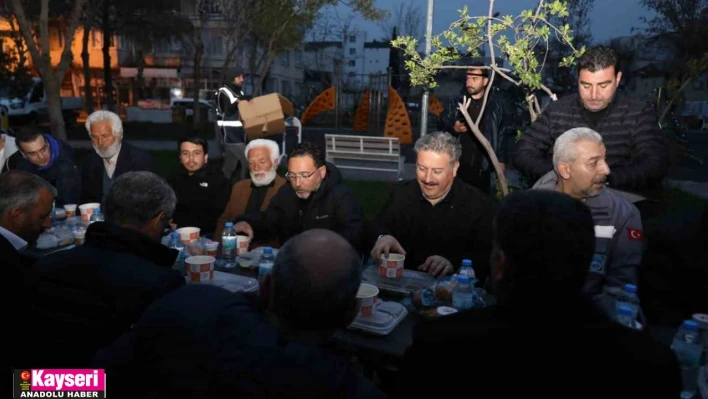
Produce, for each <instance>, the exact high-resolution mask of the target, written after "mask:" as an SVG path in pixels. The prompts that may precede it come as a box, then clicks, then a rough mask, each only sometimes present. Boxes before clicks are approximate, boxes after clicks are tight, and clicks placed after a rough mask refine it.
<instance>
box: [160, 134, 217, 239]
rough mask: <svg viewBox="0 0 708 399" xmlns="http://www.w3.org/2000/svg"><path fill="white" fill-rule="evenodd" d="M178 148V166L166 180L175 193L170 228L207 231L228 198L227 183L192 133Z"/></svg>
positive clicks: (213, 223)
mask: <svg viewBox="0 0 708 399" xmlns="http://www.w3.org/2000/svg"><path fill="white" fill-rule="evenodd" d="M178 148H179V162H180V164H181V165H182V167H181V168H179V169H178V170H177V172H176V173H175V175H174V176H173V177H172V179H170V186H172V189H173V190H174V191H175V194H176V195H177V208H175V214H174V216H173V218H172V224H173V226H172V227H175V228H177V227H198V228H200V229H201V234H202V235H205V234H207V233H211V232H213V231H214V228H215V227H216V219H217V218H218V217H219V215H220V214H221V211H222V210H223V209H224V206H225V205H226V201H228V200H229V188H230V187H231V184H230V183H229V181H228V180H227V179H226V178H225V177H224V174H223V173H221V171H220V170H218V169H217V168H215V167H212V165H211V164H210V163H209V144H208V143H207V141H206V140H204V139H203V138H201V137H196V136H189V137H183V138H181V139H180V140H179V143H178Z"/></svg>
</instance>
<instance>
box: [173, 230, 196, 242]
mask: <svg viewBox="0 0 708 399" xmlns="http://www.w3.org/2000/svg"><path fill="white" fill-rule="evenodd" d="M175 231H176V232H178V233H179V239H180V240H181V241H182V244H194V243H195V242H197V240H199V231H200V229H199V228H198V227H182V228H181V229H177V230H175Z"/></svg>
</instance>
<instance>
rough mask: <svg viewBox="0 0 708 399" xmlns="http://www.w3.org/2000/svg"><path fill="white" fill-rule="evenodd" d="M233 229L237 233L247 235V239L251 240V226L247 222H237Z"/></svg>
mask: <svg viewBox="0 0 708 399" xmlns="http://www.w3.org/2000/svg"><path fill="white" fill-rule="evenodd" d="M234 230H236V232H237V233H243V234H245V235H247V236H248V238H249V239H251V240H253V228H252V227H251V225H250V224H248V222H238V223H236V224H235V225H234Z"/></svg>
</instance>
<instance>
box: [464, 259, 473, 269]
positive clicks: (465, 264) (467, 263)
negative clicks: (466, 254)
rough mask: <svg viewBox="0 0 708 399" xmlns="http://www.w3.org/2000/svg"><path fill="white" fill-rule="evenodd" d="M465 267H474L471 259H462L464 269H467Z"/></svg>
mask: <svg viewBox="0 0 708 399" xmlns="http://www.w3.org/2000/svg"><path fill="white" fill-rule="evenodd" d="M465 266H470V267H471V266H472V260H470V259H462V267H465Z"/></svg>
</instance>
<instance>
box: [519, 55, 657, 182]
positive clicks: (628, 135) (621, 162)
mask: <svg viewBox="0 0 708 399" xmlns="http://www.w3.org/2000/svg"><path fill="white" fill-rule="evenodd" d="M619 67H620V66H619V60H618V58H617V54H616V53H615V51H614V50H613V49H611V48H609V47H604V46H598V47H595V48H591V49H589V50H588V51H586V52H585V53H584V54H583V55H582V56H581V57H580V59H579V60H578V93H577V94H571V95H568V96H566V97H563V98H561V99H560V100H558V101H555V102H552V103H551V104H550V105H549V106H547V107H546V108H545V109H544V110H543V113H541V115H540V116H539V117H538V119H536V121H535V122H534V123H533V124H532V125H531V126H530V127H529V128H528V129H527V130H526V131H525V132H524V134H523V135H521V138H520V139H519V142H518V143H517V145H516V150H515V157H514V166H515V168H516V169H517V170H518V171H519V172H520V173H521V174H522V175H524V176H525V177H526V178H527V179H528V181H531V182H532V181H536V180H538V179H539V178H540V177H541V176H543V175H544V174H546V173H548V172H550V171H552V170H553V162H552V157H553V153H552V152H551V150H552V149H553V143H554V142H555V141H556V139H557V138H558V136H560V135H561V134H563V132H565V131H567V130H569V129H572V128H575V127H587V128H590V129H593V130H595V131H596V132H598V133H599V134H600V135H601V136H602V138H603V139H604V141H605V143H606V145H607V164H608V165H609V166H610V167H612V174H611V175H609V176H608V180H607V182H608V183H609V186H610V187H612V188H616V189H620V190H624V191H632V192H638V193H642V194H644V195H648V194H651V193H653V192H654V191H655V190H658V189H660V188H661V181H662V179H663V178H664V176H666V172H667V169H668V157H667V149H666V140H665V137H664V134H663V132H662V131H661V128H660V126H659V124H658V123H657V119H656V110H655V109H654V107H653V106H652V105H651V104H648V103H646V102H643V101H638V100H633V99H630V98H629V97H627V96H626V95H625V94H623V93H621V92H619V93H618V92H617V88H618V87H619V84H620V81H621V79H622V72H620V69H619Z"/></svg>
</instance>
